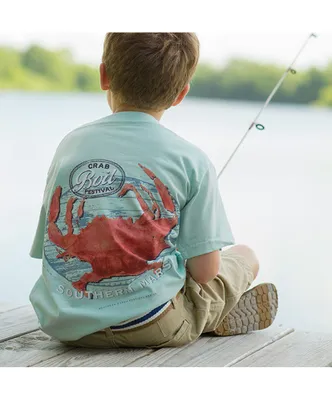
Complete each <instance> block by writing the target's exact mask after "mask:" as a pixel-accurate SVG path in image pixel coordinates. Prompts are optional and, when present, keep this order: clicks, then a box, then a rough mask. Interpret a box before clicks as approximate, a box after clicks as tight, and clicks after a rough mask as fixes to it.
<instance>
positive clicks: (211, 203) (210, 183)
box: [177, 163, 234, 259]
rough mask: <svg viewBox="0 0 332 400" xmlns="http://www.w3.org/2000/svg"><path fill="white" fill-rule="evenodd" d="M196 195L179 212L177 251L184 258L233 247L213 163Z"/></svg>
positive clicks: (197, 187) (231, 235)
mask: <svg viewBox="0 0 332 400" xmlns="http://www.w3.org/2000/svg"><path fill="white" fill-rule="evenodd" d="M193 192H194V193H193V195H192V197H191V199H190V200H189V201H188V202H187V204H186V205H185V206H184V207H183V209H182V210H181V211H180V232H179V236H178V241H177V248H178V250H179V251H180V252H181V254H182V255H183V257H184V258H185V259H188V258H192V257H196V256H199V255H202V254H206V253H211V252H212V251H215V250H220V249H222V248H223V247H225V246H229V245H231V244H234V238H233V234H232V231H231V228H230V225H229V222H228V219H227V217H226V213H225V209H224V205H223V202H222V199H221V196H220V192H219V187H218V180H217V175H216V171H215V168H214V167H213V165H212V164H211V163H209V168H208V170H207V171H206V173H205V174H204V176H203V178H202V179H201V181H200V182H199V183H198V184H197V185H195V189H194V190H193Z"/></svg>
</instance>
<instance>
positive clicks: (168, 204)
mask: <svg viewBox="0 0 332 400" xmlns="http://www.w3.org/2000/svg"><path fill="white" fill-rule="evenodd" d="M138 165H139V166H140V167H141V168H142V170H143V171H144V172H145V173H146V174H147V175H148V177H149V178H151V179H152V180H153V181H154V184H155V186H156V188H157V190H158V193H159V195H160V197H161V200H162V202H163V204H164V207H165V208H166V210H167V211H170V212H174V211H175V206H174V203H173V200H172V197H171V195H170V193H169V190H168V188H167V186H165V185H164V184H163V183H162V181H161V180H160V179H159V178H157V177H156V175H155V174H154V173H153V172H152V171H150V170H149V169H148V168H146V167H143V165H141V164H138Z"/></svg>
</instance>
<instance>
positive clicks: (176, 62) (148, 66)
mask: <svg viewBox="0 0 332 400" xmlns="http://www.w3.org/2000/svg"><path fill="white" fill-rule="evenodd" d="M198 58H199V41H198V39H197V36H196V35H195V34H194V33H107V34H106V38H105V42H104V53H103V59H102V61H103V63H104V64H105V68H106V73H107V77H108V79H109V86H110V91H111V92H112V95H113V96H115V98H116V99H117V101H118V102H119V103H121V104H126V105H127V106H131V107H135V108H138V109H143V110H154V111H161V110H165V109H167V108H169V107H170V106H171V105H172V103H173V102H174V101H175V100H176V98H177V96H178V95H179V94H180V93H181V91H182V90H183V89H184V88H185V86H186V85H187V84H188V83H189V82H190V79H191V78H192V76H193V74H194V72H195V69H196V66H197V62H198Z"/></svg>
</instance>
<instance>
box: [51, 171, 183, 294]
mask: <svg viewBox="0 0 332 400" xmlns="http://www.w3.org/2000/svg"><path fill="white" fill-rule="evenodd" d="M138 165H139V166H140V167H141V168H142V169H143V171H144V172H145V173H146V174H147V175H148V176H149V177H150V178H151V179H152V180H153V181H154V184H155V186H156V188H157V190H158V193H159V195H160V197H161V200H162V203H163V205H164V207H165V209H166V210H167V211H169V212H170V213H172V216H170V217H167V218H161V212H160V208H159V205H158V203H157V202H156V199H155V198H154V196H153V194H152V193H151V192H150V191H149V190H148V189H147V188H146V187H144V186H143V185H140V186H141V189H142V190H144V192H146V193H147V194H148V196H149V197H150V199H151V200H152V209H150V208H149V206H148V205H147V203H146V202H145V200H144V199H143V198H142V196H141V194H140V193H139V191H138V190H137V188H136V187H135V186H133V185H131V184H125V185H124V186H123V188H122V190H121V191H120V192H119V194H118V196H119V197H123V196H125V195H126V194H127V193H128V192H129V191H132V192H134V193H135V195H136V198H137V200H138V202H139V204H140V206H141V208H142V210H143V214H142V215H141V216H140V217H139V218H138V219H137V220H136V221H133V219H132V218H127V219H124V218H122V217H118V218H113V219H112V218H107V217H106V216H105V215H100V216H96V217H94V218H93V220H92V221H91V222H89V223H88V225H87V226H86V227H85V228H83V229H81V231H80V232H79V233H78V234H77V235H76V234H74V229H73V212H72V211H73V204H74V203H75V201H76V200H77V199H76V198H74V197H71V198H70V199H69V200H68V202H67V208H66V216H65V222H66V225H67V228H68V231H67V234H65V235H64V234H62V232H61V231H60V229H59V228H58V226H57V225H56V222H57V220H58V217H59V213H60V197H61V193H62V187H61V186H58V187H57V188H56V189H55V191H54V193H53V197H52V200H51V205H50V212H49V217H48V222H49V224H48V236H49V239H50V241H51V242H53V243H54V244H55V245H56V246H58V247H60V248H62V249H63V250H64V251H63V252H60V251H59V254H58V255H57V258H63V259H64V260H65V261H67V260H68V259H69V258H73V257H76V258H78V259H79V260H81V261H85V262H88V263H89V264H90V265H91V268H92V271H91V272H88V273H85V274H83V275H82V276H81V278H80V279H79V280H78V281H77V282H73V284H72V285H73V287H74V288H75V289H77V290H78V291H84V290H86V286H87V284H88V283H90V282H91V283H92V282H100V281H101V280H102V279H106V278H111V277H114V276H127V275H139V274H141V273H143V272H144V271H147V270H150V269H154V270H156V269H158V268H160V267H161V266H162V262H150V263H148V261H153V260H155V259H156V258H157V257H158V255H159V254H160V253H161V252H162V251H163V250H165V249H167V248H169V247H170V246H169V245H168V244H167V243H166V241H165V239H166V237H167V235H168V234H169V233H170V232H171V230H172V229H173V228H175V227H176V225H177V223H178V217H177V215H176V213H175V206H174V203H173V200H172V198H171V195H170V193H169V191H168V188H167V187H166V186H165V185H164V184H163V183H162V182H161V180H160V179H159V178H157V177H156V176H155V175H154V173H153V172H152V171H150V170H149V169H147V168H145V167H143V166H142V165H141V164H138ZM84 202H85V200H84V199H83V200H82V201H81V203H80V205H79V207H78V211H77V217H78V218H81V217H82V216H83V213H84Z"/></svg>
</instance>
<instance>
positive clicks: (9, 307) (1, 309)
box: [0, 303, 21, 313]
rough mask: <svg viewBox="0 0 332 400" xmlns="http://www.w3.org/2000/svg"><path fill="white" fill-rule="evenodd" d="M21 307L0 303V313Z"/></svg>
mask: <svg viewBox="0 0 332 400" xmlns="http://www.w3.org/2000/svg"><path fill="white" fill-rule="evenodd" d="M18 307H21V306H18V305H15V304H12V303H0V313H3V312H5V311H9V310H13V309H14V308H18Z"/></svg>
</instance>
